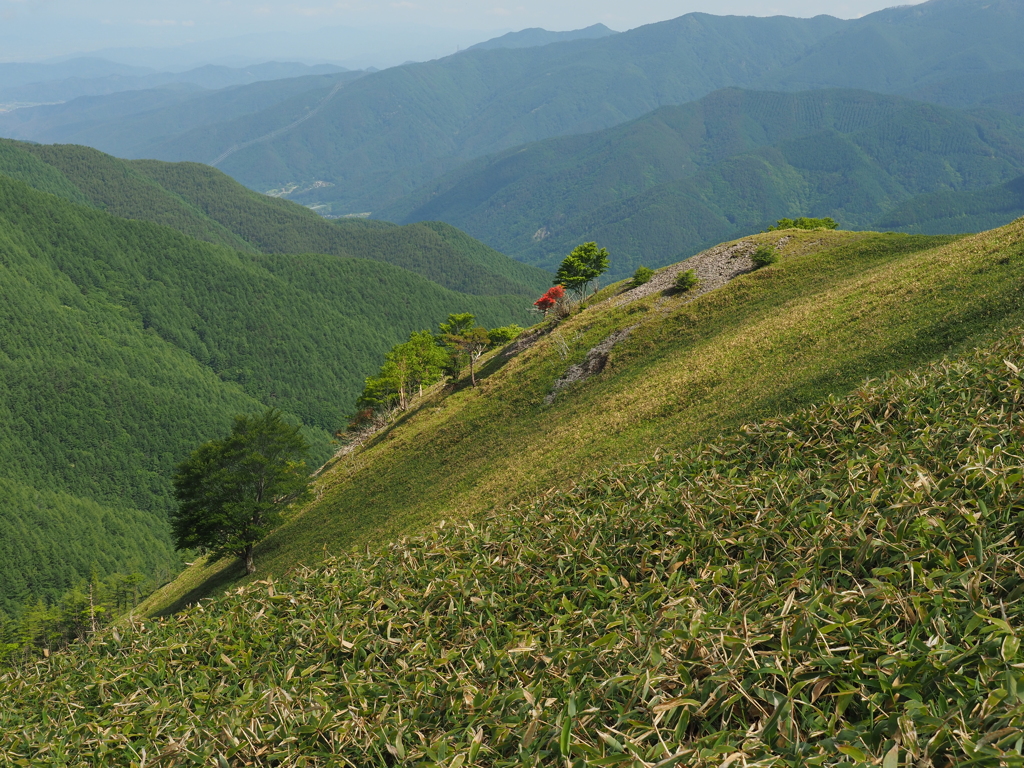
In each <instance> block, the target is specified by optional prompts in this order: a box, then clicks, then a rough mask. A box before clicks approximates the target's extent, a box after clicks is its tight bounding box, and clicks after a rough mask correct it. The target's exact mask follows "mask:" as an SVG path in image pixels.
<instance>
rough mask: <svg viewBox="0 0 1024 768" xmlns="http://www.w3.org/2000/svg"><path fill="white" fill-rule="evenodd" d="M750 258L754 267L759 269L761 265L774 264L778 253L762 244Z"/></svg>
mask: <svg viewBox="0 0 1024 768" xmlns="http://www.w3.org/2000/svg"><path fill="white" fill-rule="evenodd" d="M750 260H751V261H752V262H754V266H755V267H757V268H758V269H760V268H761V267H767V266H769V265H771V264H775V263H776V262H778V260H779V254H778V253H776V252H775V249H774V248H772V247H770V246H767V245H762V246H761V247H759V248H758V249H757V250H756V251H754V253H753V255H752V256H751V257H750Z"/></svg>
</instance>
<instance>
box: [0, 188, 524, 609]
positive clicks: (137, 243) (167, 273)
mask: <svg viewBox="0 0 1024 768" xmlns="http://www.w3.org/2000/svg"><path fill="white" fill-rule="evenodd" d="M324 224H325V225H326V226H330V224H329V223H328V222H324ZM395 229H397V228H395ZM0 295H2V296H3V301H2V302H0V328H2V332H0V417H2V418H0V466H2V467H3V469H2V471H0V477H6V478H10V479H11V480H12V481H14V482H17V483H18V484H20V485H24V486H28V487H30V488H33V489H36V490H38V491H40V492H53V493H58V494H70V495H71V496H73V497H75V500H73V501H68V502H67V504H68V505H71V506H69V507H68V509H71V510H72V512H73V513H69V515H68V517H67V519H66V521H65V523H66V524H65V525H63V526H54V527H52V528H48V527H47V523H46V517H47V515H48V514H50V512H48V511H47V510H50V509H53V508H57V507H59V506H60V505H64V504H65V502H64V501H61V502H60V505H58V504H56V502H54V503H53V504H49V505H48V506H47V505H40V506H39V507H38V509H36V508H35V507H25V508H23V507H12V510H15V511H17V512H18V514H19V515H20V516H21V517H19V520H20V522H17V521H12V522H11V525H12V526H13V525H14V524H15V522H17V525H18V526H24V525H30V526H32V525H34V526H36V528H37V529H38V530H39V531H52V534H53V539H52V544H53V546H54V547H57V548H60V546H61V545H62V544H66V543H68V542H70V541H72V540H74V541H80V542H86V541H93V540H94V537H93V534H92V533H90V532H88V531H86V530H83V528H85V527H88V526H90V525H92V524H94V523H95V522H96V520H97V519H98V515H100V514H101V512H102V514H103V515H106V514H108V512H109V515H111V516H112V518H111V519H118V518H121V519H122V528H121V530H122V531H128V532H130V535H132V536H134V533H131V532H139V531H143V532H144V531H152V532H153V533H152V536H158V537H159V540H158V544H159V546H156V547H154V546H151V542H150V539H148V538H147V535H148V534H147V535H144V534H143V533H140V534H139V535H138V536H137V537H135V539H136V543H135V545H133V546H135V547H136V549H135V550H134V551H129V550H127V549H125V550H124V551H123V552H122V550H121V549H120V548H118V547H115V548H114V549H113V550H112V552H115V553H118V557H120V555H121V554H124V557H125V559H126V561H127V562H126V563H125V564H123V567H122V568H121V570H122V571H123V572H125V573H128V572H129V570H128V568H129V567H135V566H133V565H132V564H133V563H138V564H139V565H138V567H140V568H141V567H145V568H149V569H150V570H149V571H148V575H152V573H153V571H152V568H153V567H154V564H155V563H156V564H159V565H160V567H161V568H163V569H165V570H171V569H172V568H173V567H174V565H175V563H176V559H175V558H174V557H173V556H171V555H170V550H169V548H168V542H169V538H168V531H167V525H166V517H165V515H166V513H167V511H168V509H169V504H170V503H171V502H170V470H171V468H172V467H173V465H174V464H175V463H176V462H178V461H180V460H181V459H182V457H183V456H185V455H186V454H187V452H188V451H189V450H191V449H192V448H194V447H195V446H196V445H197V444H199V443H200V442H202V441H203V440H206V439H209V438H210V437H212V436H215V435H217V434H219V433H221V432H223V431H224V430H225V429H226V427H227V425H228V424H229V423H230V420H231V418H232V417H233V416H234V415H235V414H237V413H252V412H256V411H261V410H263V409H264V408H265V407H266V406H268V405H270V406H276V407H279V408H280V409H281V410H283V411H284V412H285V413H287V414H288V417H289V418H290V419H293V420H298V419H301V421H302V422H303V423H304V424H305V425H306V426H307V436H308V438H309V439H310V441H311V442H312V443H313V445H314V452H313V455H314V460H315V461H317V462H320V461H323V460H324V459H325V458H327V457H328V456H329V455H330V451H331V450H332V449H331V447H330V445H329V433H330V432H331V431H333V430H335V429H337V428H338V427H340V426H342V425H343V424H344V421H345V417H346V415H347V414H348V412H349V410H350V408H351V404H352V403H353V402H354V400H355V398H356V396H357V395H358V394H359V392H360V391H361V389H362V386H363V379H364V377H365V376H366V375H367V374H368V373H371V372H372V371H373V370H375V369H376V368H377V366H379V364H380V360H381V359H382V358H383V355H384V353H385V352H386V351H387V350H388V349H390V348H391V346H393V345H394V344H395V343H396V342H397V341H399V340H401V339H404V338H406V337H408V334H409V333H410V332H411V331H415V330H420V329H422V328H430V327H433V326H435V325H436V324H437V323H438V322H439V321H440V320H442V319H443V318H444V317H445V316H446V315H447V314H448V313H449V312H451V311H471V312H473V313H475V314H477V315H478V316H479V317H481V318H482V319H483V321H485V322H487V323H488V324H492V325H501V324H504V323H507V322H509V321H510V320H514V319H519V320H520V321H522V319H524V318H525V317H527V309H528V306H529V302H528V301H527V300H526V299H524V298H523V297H522V296H472V295H468V294H463V293H457V292H454V291H450V290H448V289H445V288H443V287H441V286H439V285H437V284H435V283H432V282H430V281H428V280H426V279H424V278H422V277H420V276H419V275H416V274H414V273H412V272H410V271H408V270H405V269H401V268H399V267H396V266H393V265H391V264H387V263H382V262H379V261H371V260H366V259H353V258H345V257H338V256H329V255H317V254H310V255H294V256H293V255H264V254H257V253H243V252H239V251H234V250H230V249H228V248H225V247H223V246H216V245H211V244H208V243H203V242H199V241H197V240H193V239H190V238H187V237H185V236H184V235H182V234H180V233H179V232H177V231H175V230H173V229H170V228H167V227H162V226H158V225H155V224H152V223H150V222H145V221H131V220H126V219H121V218H116V217H114V216H111V215H109V214H107V213H104V212H102V211H97V210H94V209H90V208H87V207H83V206H80V205H75V204H73V203H70V202H67V201H65V200H62V199H60V198H58V197H55V196H53V195H51V194H47V193H43V192H39V191H37V190H34V189H32V188H30V187H29V186H27V185H25V184H24V183H22V182H19V181H15V180H13V179H10V178H7V177H4V176H0ZM76 505H77V506H76ZM97 505H99V506H97ZM101 508H102V509H101ZM32 509H36V514H35V517H25V515H26V514H28V513H31V512H32ZM75 510H77V511H75ZM26 521H27V522H26ZM146 521H149V522H146ZM76 526H77V527H76ZM19 530H20V528H19ZM4 535H5V536H6V535H7V528H6V523H5V531H4ZM124 535H128V534H123V533H121V532H119V530H117V529H115V528H112V529H111V536H112V537H114V539H115V540H119V538H123V536H124ZM41 540H43V541H46V540H48V535H43V536H42V539H41ZM12 541H13V543H14V544H17V539H16V538H15V539H13V540H12ZM27 551H28V550H26V552H27ZM32 551H33V552H34V551H35V550H32ZM64 551H65V555H66V557H65V558H64V559H61V560H56V559H54V558H52V557H51V556H50V555H49V554H47V553H46V552H43V553H41V554H40V558H39V561H38V562H36V563H34V564H33V566H32V574H33V575H31V576H29V575H28V574H25V573H22V575H21V577H20V578H15V577H14V575H13V573H14V569H16V568H20V566H21V565H22V564H23V562H24V558H23V557H22V556H20V555H19V557H18V558H17V559H15V560H14V561H10V560H4V566H3V568H4V572H3V574H0V576H2V578H0V585H2V586H0V609H7V608H9V607H10V606H11V605H13V604H14V603H16V602H19V601H20V600H22V598H23V597H24V595H25V588H24V584H26V583H27V584H29V585H30V586H31V585H37V586H38V589H36V588H34V587H33V588H32V589H30V590H29V591H30V593H31V595H32V596H34V597H46V598H52V597H54V595H55V594H59V591H60V590H62V589H67V588H69V587H70V586H73V584H74V583H75V581H76V580H77V579H79V578H80V577H81V575H82V574H83V573H85V574H88V573H90V570H91V568H92V567H93V565H95V566H96V567H97V568H98V571H99V575H100V576H101V577H102V576H105V575H106V574H107V573H109V572H110V571H109V568H108V566H109V565H110V558H111V556H109V555H103V554H100V553H97V554H96V555H95V556H91V557H86V556H85V554H84V553H85V552H86V551H87V548H85V547H84V546H74V547H71V546H67V547H64ZM129 555H130V556H129ZM27 556H28V555H27V554H26V555H25V557H27Z"/></svg>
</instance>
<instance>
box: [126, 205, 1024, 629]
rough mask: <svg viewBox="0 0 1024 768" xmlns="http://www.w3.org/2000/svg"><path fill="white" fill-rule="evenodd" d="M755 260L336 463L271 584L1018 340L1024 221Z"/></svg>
mask: <svg viewBox="0 0 1024 768" xmlns="http://www.w3.org/2000/svg"><path fill="white" fill-rule="evenodd" d="M743 243H744V244H743V245H742V246H740V248H741V250H742V249H747V250H753V248H754V246H755V245H768V246H772V247H774V248H775V249H776V251H777V253H778V254H779V255H780V257H781V260H780V261H779V263H777V264H775V265H773V266H769V267H765V268H763V269H758V270H756V271H754V272H751V273H750V274H746V275H743V276H741V277H738V278H737V279H735V280H733V281H732V282H730V283H729V284H727V285H725V286H724V287H722V288H720V289H717V290H713V291H711V292H709V293H706V294H704V295H701V296H699V297H698V298H696V299H695V300H692V301H691V294H689V293H679V292H674V291H672V290H671V284H672V281H671V280H663V278H662V277H661V274H660V273H656V274H655V276H654V278H653V280H652V282H654V281H659V280H662V285H664V287H665V288H666V289H667V290H658V291H655V292H654V293H653V294H651V295H648V296H646V297H645V298H643V299H638V300H636V301H632V302H629V303H625V304H621V305H618V304H617V303H616V302H615V301H609V302H607V303H604V304H598V305H596V306H594V307H591V308H589V309H587V310H585V311H583V312H581V313H579V314H577V315H573V316H572V317H571V318H569V319H567V320H565V321H563V322H561V323H560V324H559V325H557V327H552V328H550V330H551V332H550V333H547V334H545V333H543V332H542V333H541V334H540V336H539V337H537V336H534V335H533V334H535V333H536V329H535V330H534V331H533V332H531V331H529V330H528V331H526V332H525V334H524V336H523V337H522V339H525V340H527V343H528V340H530V339H531V338H532V339H534V341H535V343H534V344H533V346H531V347H529V348H528V349H527V350H526V351H524V352H522V353H521V354H519V355H518V356H516V357H514V358H512V359H511V360H506V359H505V358H503V357H502V356H501V355H500V354H499V355H497V356H495V357H493V358H490V359H489V360H488V359H487V358H485V359H484V360H482V361H481V362H480V364H479V366H478V384H479V385H478V386H477V387H469V386H466V387H456V388H455V391H454V392H451V393H438V392H432V393H428V395H427V396H426V397H425V398H424V399H423V400H422V401H421V402H419V403H416V404H414V406H413V408H412V410H411V411H410V412H407V413H406V414H405V415H404V417H403V418H402V419H401V420H400V421H399V422H398V423H397V424H396V425H394V426H392V427H390V428H388V429H387V431H386V432H385V433H383V434H381V435H379V436H378V437H377V438H374V439H371V440H369V441H368V442H367V443H365V444H364V446H363V447H362V448H359V449H357V450H355V451H353V452H351V453H349V454H348V455H346V456H345V457H343V458H341V459H339V460H338V461H337V463H333V462H332V464H329V465H328V467H327V469H326V470H325V471H324V472H323V473H322V474H321V475H320V477H319V479H318V493H319V494H320V496H319V500H318V502H317V503H315V504H312V505H310V506H309V508H308V509H306V510H304V511H302V512H301V514H298V515H296V516H295V517H294V519H292V520H289V521H288V522H287V523H286V524H285V526H284V527H282V528H281V529H280V530H278V531H277V532H275V533H273V534H271V536H270V538H269V539H268V540H267V541H266V543H265V544H264V548H263V549H262V550H259V551H257V560H258V562H259V563H261V564H262V565H261V566H260V568H261V574H262V575H270V576H277V575H280V574H282V573H284V572H285V571H287V570H288V569H291V568H293V567H295V565H296V564H297V563H305V564H314V563H316V562H319V560H320V557H321V555H320V554H319V553H320V552H321V551H323V548H324V547H325V546H326V551H328V552H338V551H341V550H342V549H343V548H346V547H357V546H359V547H361V546H363V545H365V544H366V543H368V542H370V543H373V542H378V543H379V542H388V541H393V540H395V539H397V538H398V537H400V536H402V535H405V534H406V533H409V532H413V531H416V530H419V529H421V528H423V527H425V526H430V525H432V524H434V523H435V522H436V521H437V520H438V519H439V518H441V517H448V516H453V515H454V516H464V515H468V516H472V515H474V514H477V513H482V512H484V511H486V510H488V509H504V508H506V507H507V506H509V505H513V504H518V503H523V502H524V501H525V500H528V499H529V498H532V497H533V496H535V495H537V494H541V493H544V492H546V491H548V490H549V489H553V488H560V487H565V486H566V485H567V484H570V483H571V482H573V481H574V480H576V479H578V478H580V477H581V476H585V475H587V474H589V473H590V472H593V471H597V470H599V469H601V468H604V467H609V466H614V465H617V464H620V463H622V462H629V461H634V460H641V459H643V458H644V457H645V456H647V455H649V453H650V451H652V450H654V449H655V448H661V449H664V450H677V449H682V448H684V447H685V446H688V445H692V444H693V443H694V442H697V441H700V440H704V439H711V438H713V436H714V435H716V434H718V433H719V432H720V431H721V430H722V429H733V428H737V427H739V426H740V425H741V424H743V423H745V422H747V421H749V420H751V419H756V418H762V417H766V416H772V415H777V414H780V413H787V412H790V411H792V410H793V409H795V408H800V407H802V406H804V405H806V404H808V403H814V402H820V400H821V399H822V398H824V397H826V396H827V395H829V394H835V393H843V392H848V391H849V390H850V389H851V388H853V387H854V386H856V384H857V382H859V381H860V380H861V379H862V378H863V377H864V376H869V375H881V374H884V373H885V372H886V371H891V370H893V369H903V368H904V367H906V366H910V365H915V364H918V363H922V362H926V361H929V360H934V359H936V357H938V356H941V355H942V354H945V353H947V352H949V351H950V350H956V349H960V348H962V347H963V346H965V345H967V346H969V345H971V344H973V343H976V342H979V341H984V340H985V339H987V338H989V335H990V334H991V333H992V332H993V329H998V328H1002V327H1006V326H1007V325H1009V324H1015V323H1024V292H1022V291H1021V286H1022V285H1024V245H1022V243H1024V220H1022V221H1020V222H1017V223H1015V224H1013V225H1011V226H1008V227H1004V228H1002V229H999V230H995V231H994V232H989V233H985V234H983V235H979V236H975V237H968V238H957V237H940V238H931V237H922V236H916V235H910V236H908V235H903V234H888V235H881V234H877V233H854V232H839V231H829V230H816V231H809V230H788V231H786V232H771V233H764V234H758V235H753V236H751V237H750V238H747V239H745V240H744V241H743ZM724 252H725V253H726V256H727V255H728V249H724ZM723 258H725V257H723ZM684 266H685V262H684V263H683V264H682V265H679V266H678V267H673V268H672V269H673V270H676V271H678V270H679V269H682V268H683V267H684ZM670 274H671V275H673V276H674V274H675V272H671V273H670ZM699 276H700V275H699ZM623 287H624V284H620V285H617V286H609V287H608V288H606V289H604V291H603V292H602V293H601V294H599V296H598V300H600V299H601V298H602V297H609V296H614V295H615V294H616V293H617V292H618V291H620V290H622V289H623ZM645 288H646V286H645V287H644V288H641V289H640V290H641V291H642V290H644V289H645ZM549 322H552V321H551V320H549ZM615 334H625V338H622V339H621V340H620V341H619V343H618V344H617V345H616V346H614V348H613V349H612V350H611V352H609V353H608V357H607V359H606V360H605V362H604V364H603V367H602V366H601V365H597V366H596V367H597V368H598V370H599V371H600V373H599V374H598V375H595V376H593V377H592V378H590V379H589V380H587V381H585V382H583V383H582V384H576V385H572V386H570V387H566V388H563V389H559V390H558V391H557V395H556V396H555V397H554V398H553V401H552V398H551V395H552V392H553V387H554V386H555V384H556V382H558V381H559V380H560V379H561V378H562V377H563V376H566V375H567V373H568V372H569V370H570V368H571V367H572V366H588V365H590V362H591V361H592V357H591V354H590V353H591V350H595V349H596V348H597V347H598V346H599V345H601V344H602V343H604V342H606V341H607V340H609V339H610V338H613V335H615ZM314 550H316V552H314ZM238 575H239V574H238V573H237V571H235V570H232V569H230V568H227V569H224V568H220V567H214V568H205V567H197V568H196V569H191V570H189V571H186V572H185V573H184V574H182V576H181V577H180V578H179V580H178V581H177V582H176V583H175V584H173V585H171V586H170V587H168V588H167V589H166V590H162V591H161V592H160V593H158V594H157V595H155V596H154V597H153V599H152V601H151V602H150V603H149V604H148V606H147V607H146V610H149V611H166V610H167V609H168V608H171V607H180V606H181V605H183V604H184V603H186V602H188V601H190V600H195V599H197V598H198V597H200V596H203V595H205V594H209V593H210V591H211V590H212V591H213V592H216V591H218V590H219V589H220V588H221V585H222V584H223V582H224V580H225V579H228V580H230V579H234V578H235V577H237V576H238Z"/></svg>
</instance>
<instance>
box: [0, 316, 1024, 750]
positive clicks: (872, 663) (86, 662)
mask: <svg viewBox="0 0 1024 768" xmlns="http://www.w3.org/2000/svg"><path fill="white" fill-rule="evenodd" d="M1021 367H1024V341H1022V340H1021V338H1020V331H1016V332H1014V334H1012V335H1010V336H1009V337H1007V338H1005V339H1004V340H1003V341H1001V342H999V343H996V344H994V345H992V346H991V347H990V348H988V349H985V350H982V351H980V352H978V353H975V354H973V355H971V356H968V357H965V358H963V359H959V360H954V361H952V362H942V363H938V364H935V365H933V366H930V367H929V368H927V369H925V370H923V371H922V372H920V373H917V374H912V375H909V376H906V377H902V378H894V379H892V380H890V381H887V382H870V383H868V384H866V385H864V386H862V387H861V388H859V389H858V390H856V391H855V392H854V393H853V394H852V395H850V396H849V397H847V398H845V399H844V400H841V401H836V400H830V401H828V402H826V403H825V404H824V405H822V406H820V407H817V408H814V409H811V410H808V411H804V412H801V413H798V414H796V415H795V416H792V417H789V418H786V419H776V420H768V421H765V422H763V423H761V424H757V425H754V426H748V427H745V428H744V429H743V430H741V432H740V433H739V434H738V435H736V436H735V437H733V438H731V439H727V440H723V441H721V442H720V443H718V444H717V445H707V446H703V447H700V448H695V449H693V450H692V451H691V452H690V453H688V454H686V455H681V456H676V455H673V456H666V457H661V458H658V457H655V458H654V459H653V460H651V461H649V462H646V463H643V464H639V465H635V466H633V467H629V468H625V469H621V470H617V471H615V472H611V473H608V474H605V475H603V476H601V477H599V478H597V479H596V480H594V481H593V482H591V483H590V484H588V485H585V486H582V487H580V488H579V489H577V490H576V491H574V492H573V493H571V494H568V495H565V496H563V497H555V498H549V499H547V500H543V501H541V502H539V503H537V504H536V505H535V506H533V507H532V508H531V509H528V510H523V511H521V512H520V513H517V514H516V515H509V516H501V517H495V518H491V519H490V520H488V521H486V522H484V523H483V524H482V525H480V526H479V527H477V528H474V526H473V525H471V524H466V525H463V526H458V527H447V528H444V527H442V528H441V529H439V530H437V531H435V532H434V533H432V534H431V535H429V536H427V537H423V538H419V539H415V540H411V541H407V542H403V543H400V544H396V545H393V546H391V547H390V548H388V549H386V550H384V551H382V552H378V553H367V554H364V555H352V556H348V557H345V558H342V559H338V560H335V561H332V562H331V563H329V564H328V566H327V567H325V568H322V569H320V570H318V571H311V572H308V573H305V574H303V575H301V576H300V577H298V578H296V579H294V580H292V581H290V582H288V583H285V584H277V585H275V584H273V583H270V582H257V583H254V584H252V585H250V586H248V587H245V588H242V589H240V590H238V591H236V592H234V593H232V594H231V595H230V596H229V597H228V598H226V599H225V600H223V601H222V602H220V603H217V604H207V605H205V606H202V607H200V608H197V609H194V610H192V611H190V612H189V613H187V614H184V615H182V616H180V617H178V618H175V619H171V620H168V621H165V622H163V623H159V624H149V625H141V624H140V625H135V626H133V627H129V628H124V629H122V630H121V632H122V633H121V634H117V633H113V632H111V633H109V634H107V635H106V636H104V637H103V638H102V639H97V640H96V641H95V642H94V643H93V644H92V647H91V648H88V647H82V648H79V649H78V650H77V651H76V652H74V653H69V654H66V655H60V656H58V657H54V658H51V659H50V660H49V661H47V662H41V663H39V664H36V665H34V666H32V667H29V668H26V669H24V670H21V671H17V672H9V673H7V674H6V675H4V676H3V677H0V698H2V700H3V701H4V703H5V706H4V707H3V709H2V710H0V754H3V755H7V756H8V760H9V761H11V762H14V763H17V762H19V761H21V762H22V764H26V765H27V764H32V765H36V766H42V765H54V766H56V765H62V766H63V765H86V764H90V763H91V762H94V761H100V762H101V763H103V764H124V765H128V764H139V763H140V762H142V761H143V760H146V761H147V762H148V761H149V760H156V761H157V762H160V764H163V765H197V764H204V765H205V764H211V762H215V761H219V764H221V765H224V764H227V765H244V764H253V763H255V764H265V765H271V764H277V765H282V766H298V765H307V766H312V765H349V766H363V765H371V764H372V765H395V764H402V765H442V764H443V765H448V766H452V765H469V764H474V761H475V764H479V765H492V766H522V765H556V764H558V765H561V764H566V765H570V766H587V765H619V764H621V765H637V766H639V765H662V766H668V765H688V766H718V765H721V764H723V762H728V761H729V758H730V757H731V758H732V762H733V763H735V762H737V761H739V762H740V764H744V763H745V764H746V765H755V764H756V765H763V766H769V765H770V766H783V765H827V766H840V765H852V764H858V763H863V762H865V761H868V760H873V761H877V760H881V759H884V760H885V762H884V764H885V765H887V766H888V765H897V764H906V763H908V762H909V761H910V760H912V759H913V760H918V761H920V762H918V763H917V764H918V765H935V766H948V765H954V764H956V765H963V764H966V763H967V762H968V761H974V762H975V763H976V764H979V765H981V764H985V765H1019V764H1021V761H1022V758H1021V755H1020V744H1021V742H1020V734H1021V731H1022V729H1024V705H1022V703H1021V698H1020V697H1021V696H1024V679H1022V669H1021V666H1022V665H1021V661H1022V657H1021V654H1020V641H1019V633H1020V625H1021V623H1022V619H1024V603H1022V601H1020V600H1018V597H1019V596H1020V595H1021V593H1022V592H1024V571H1022V568H1021V566H1020V564H1019V562H1018V560H1019V553H1020V547H1019V540H1020V538H1021V537H1022V536H1024V516H1022V510H1024V483H1022V470H1021V467H1022V465H1024V455H1022V448H1024V445H1022V442H1024V378H1022V376H1021V373H1020V368H1021ZM143 750H145V755H146V756H148V758H143V757H142V756H143ZM218 756H220V757H219V758H218ZM566 756H568V758H569V759H568V760H566V759H565V758H566Z"/></svg>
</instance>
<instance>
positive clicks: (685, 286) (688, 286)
mask: <svg viewBox="0 0 1024 768" xmlns="http://www.w3.org/2000/svg"><path fill="white" fill-rule="evenodd" d="M698 285H700V278H699V277H697V270H695V269H687V270H684V271H683V272H680V273H679V276H678V277H676V282H675V289H676V290H677V291H680V292H686V291H690V290H693V289H694V288H696V287H697V286H698Z"/></svg>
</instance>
